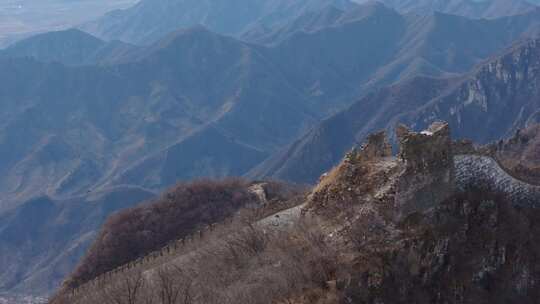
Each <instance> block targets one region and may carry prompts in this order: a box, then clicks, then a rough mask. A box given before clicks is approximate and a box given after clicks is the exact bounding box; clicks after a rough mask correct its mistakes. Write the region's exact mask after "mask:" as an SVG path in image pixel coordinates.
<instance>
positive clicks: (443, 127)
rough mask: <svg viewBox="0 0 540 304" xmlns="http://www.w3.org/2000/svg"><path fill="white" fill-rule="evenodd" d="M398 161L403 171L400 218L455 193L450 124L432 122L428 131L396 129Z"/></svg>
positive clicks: (398, 197) (398, 198)
mask: <svg viewBox="0 0 540 304" xmlns="http://www.w3.org/2000/svg"><path fill="white" fill-rule="evenodd" d="M396 135H397V138H398V140H399V148H400V152H399V156H398V160H399V161H400V162H402V163H403V167H404V170H405V171H404V172H403V175H402V178H400V181H399V183H398V189H397V194H398V195H397V196H396V198H397V199H396V203H397V205H398V207H399V213H400V216H407V215H409V214H411V213H414V212H418V211H424V210H426V209H429V208H431V207H434V206H437V205H439V204H440V203H441V202H442V201H443V200H445V199H446V198H448V197H449V196H450V195H452V193H453V192H454V188H455V181H454V180H455V178H454V176H455V169H454V155H453V153H452V138H451V136H450V128H449V126H448V124H447V123H444V122H436V123H433V124H432V125H431V126H430V127H429V128H428V129H427V130H425V131H422V132H412V131H410V130H409V129H407V127H405V126H398V127H397V128H396Z"/></svg>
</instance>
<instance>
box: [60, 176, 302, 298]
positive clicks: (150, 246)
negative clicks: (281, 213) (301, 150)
mask: <svg viewBox="0 0 540 304" xmlns="http://www.w3.org/2000/svg"><path fill="white" fill-rule="evenodd" d="M249 186H250V184H249V183H248V182H246V181H244V180H241V179H226V180H223V181H212V180H200V181H195V182H191V183H181V184H179V185H177V186H176V187H174V188H173V189H171V190H170V191H168V192H167V193H166V194H164V195H163V196H162V197H161V198H159V199H158V200H156V201H155V202H152V203H151V204H143V205H141V206H138V207H134V208H131V209H127V210H123V211H121V212H119V213H117V214H115V215H113V216H111V217H110V218H109V219H108V220H107V222H106V223H105V225H104V226H103V228H102V231H101V232H100V234H99V236H98V237H97V240H96V241H95V242H94V244H93V245H92V247H91V248H90V249H89V251H88V253H87V255H86V256H85V258H84V259H83V260H82V262H81V263H80V265H79V266H78V267H77V269H76V270H75V272H74V273H73V275H72V276H71V277H70V279H69V280H68V281H67V283H66V287H67V288H73V287H77V286H79V285H81V284H82V283H85V282H87V281H89V280H91V279H93V278H95V277H97V276H99V275H101V274H103V273H105V272H107V271H110V270H112V269H114V268H116V267H119V266H121V265H123V264H126V263H128V262H130V261H133V260H135V259H137V258H139V257H142V256H144V255H146V254H148V253H149V252H152V251H154V250H157V249H160V248H161V247H163V246H165V245H167V243H169V242H171V241H173V240H177V239H180V238H183V237H185V236H187V235H191V234H193V233H194V232H196V231H197V230H198V229H201V228H202V227H203V226H206V225H209V224H213V223H216V222H220V221H223V220H224V219H225V218H228V217H231V216H233V215H234V214H235V213H236V212H238V210H239V209H241V208H243V207H246V206H248V205H249V204H254V203H257V202H258V198H257V197H256V196H255V195H254V194H253V193H252V192H250V191H249V190H248V188H249ZM297 189H298V188H296V187H292V186H287V185H285V184H280V183H268V184H267V185H266V188H265V190H266V195H267V197H268V199H269V200H270V201H274V200H275V201H286V200H287V199H288V198H289V197H291V196H294V195H296V194H298V190H297ZM276 205H277V206H278V207H279V204H276Z"/></svg>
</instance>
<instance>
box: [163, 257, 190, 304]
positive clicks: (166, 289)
mask: <svg viewBox="0 0 540 304" xmlns="http://www.w3.org/2000/svg"><path fill="white" fill-rule="evenodd" d="M157 281H158V284H159V298H160V300H161V302H160V303H161V304H191V303H193V295H192V291H191V289H192V285H193V280H192V278H191V277H190V276H189V275H187V273H186V272H185V271H183V270H182V269H181V268H180V267H178V266H176V265H172V266H170V267H168V268H161V269H159V270H158V272H157Z"/></svg>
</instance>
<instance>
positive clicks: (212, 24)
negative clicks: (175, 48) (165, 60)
mask: <svg viewBox="0 0 540 304" xmlns="http://www.w3.org/2000/svg"><path fill="white" fill-rule="evenodd" d="M327 6H335V7H337V8H340V9H348V8H350V7H352V6H354V3H352V2H350V1H349V0H252V1H248V2H246V1H243V0H232V1H223V0H219V1H212V0H159V1H155V0H142V1H140V2H139V3H137V4H136V5H135V6H133V7H131V8H129V9H125V10H117V11H114V12H111V13H109V14H107V15H105V16H104V17H102V18H100V19H98V20H96V21H94V22H90V23H88V24H85V25H83V26H82V27H81V28H82V29H83V30H85V31H88V32H89V33H92V34H94V35H95V36H97V37H100V38H103V39H106V40H113V39H118V40H122V41H125V42H130V43H135V44H150V43H152V42H155V41H157V40H159V39H160V38H162V37H163V36H165V35H167V34H168V33H171V32H173V31H176V30H177V29H179V28H186V27H192V26H196V25H202V26H204V27H206V28H208V29H209V30H211V31H214V32H216V33H220V34H225V35H233V36H238V35H240V34H242V33H243V32H245V31H247V30H248V29H250V28H251V27H253V26H263V27H273V26H276V25H279V24H282V23H283V22H286V21H289V20H293V19H295V18H297V17H299V16H301V15H303V14H305V13H307V12H310V11H317V10H320V9H322V8H324V7H327Z"/></svg>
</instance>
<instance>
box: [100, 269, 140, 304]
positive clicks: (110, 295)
mask: <svg viewBox="0 0 540 304" xmlns="http://www.w3.org/2000/svg"><path fill="white" fill-rule="evenodd" d="M144 283H145V280H144V276H143V274H142V272H139V271H137V272H135V273H125V274H122V275H121V277H120V279H118V280H117V281H116V282H114V283H113V284H111V285H110V286H108V287H105V288H103V289H102V290H101V291H102V294H103V296H104V300H105V303H107V304H109V303H110V304H138V299H139V298H141V297H142V289H143V287H144Z"/></svg>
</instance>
